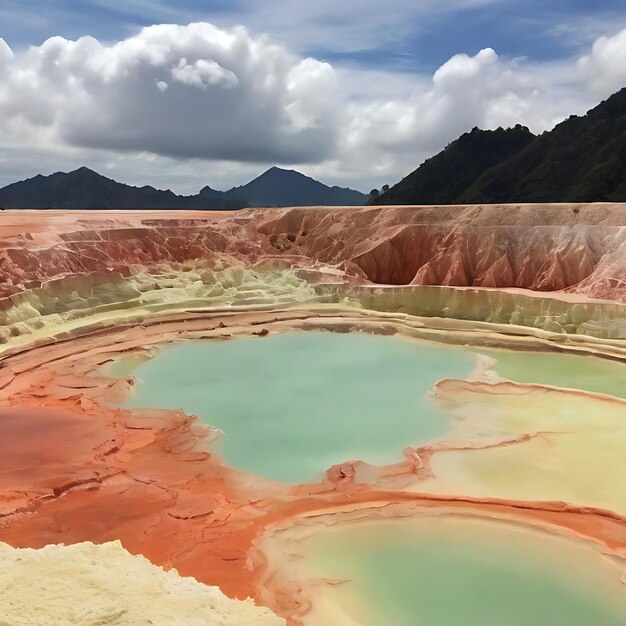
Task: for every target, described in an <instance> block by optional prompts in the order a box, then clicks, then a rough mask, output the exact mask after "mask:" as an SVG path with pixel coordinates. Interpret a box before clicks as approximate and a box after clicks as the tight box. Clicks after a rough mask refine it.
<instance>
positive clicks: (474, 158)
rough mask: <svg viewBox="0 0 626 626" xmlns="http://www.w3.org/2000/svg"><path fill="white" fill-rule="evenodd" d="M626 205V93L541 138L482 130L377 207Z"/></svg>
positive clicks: (420, 171)
mask: <svg viewBox="0 0 626 626" xmlns="http://www.w3.org/2000/svg"><path fill="white" fill-rule="evenodd" d="M602 201H605V202H611V201H613V202H617V201H626V89H622V90H621V91H620V92H618V93H616V94H614V95H613V96H611V98H609V99H608V100H606V101H605V102H602V103H601V104H600V105H598V106H597V107H596V108H594V109H592V110H591V111H589V112H588V113H587V115H585V116H583V117H576V116H572V117H570V118H569V119H567V120H565V121H564V122H562V123H561V124H559V125H558V126H556V127H555V128H554V129H553V130H552V131H549V132H545V133H543V134H542V135H539V136H538V137H534V136H533V135H532V134H531V133H530V131H528V129H526V128H524V127H522V126H519V125H518V126H516V127H515V128H513V129H508V130H502V129H498V130H494V131H480V130H478V129H474V130H473V131H472V132H471V133H466V134H465V135H463V136H461V137H460V138H459V139H457V140H456V141H455V142H453V143H451V144H450V145H449V146H448V147H447V148H446V149H445V150H443V151H442V152H440V153H439V154H438V155H436V156H434V157H432V158H431V159H428V160H427V161H425V162H424V163H423V164H422V165H421V166H420V167H419V168H418V169H417V170H415V171H414V172H412V173H411V174H409V175H408V176H407V177H406V178H404V179H403V180H402V181H400V182H399V183H398V184H397V185H394V186H393V187H392V188H391V189H390V190H389V191H388V192H387V193H384V194H381V195H380V196H379V197H378V198H377V199H376V200H375V201H374V202H373V204H475V203H499V202H602Z"/></svg>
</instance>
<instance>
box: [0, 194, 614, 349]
mask: <svg viewBox="0 0 626 626" xmlns="http://www.w3.org/2000/svg"><path fill="white" fill-rule="evenodd" d="M72 215H74V214H72ZM624 224H626V205H552V206H549V205H548V206H546V205H520V206H486V207H385V208H381V207H371V208H339V209H337V208H332V209H329V208H306V209H298V208H294V209H266V210H254V211H253V210H250V211H241V212H238V213H234V214H230V215H224V214H219V215H217V216H216V215H215V214H206V215H202V214H201V215H200V216H199V214H198V213H185V212H175V213H173V214H169V213H168V214H164V213H158V214H144V213H135V214H119V213H114V212H110V213H97V214H94V213H92V214H85V213H78V214H76V219H70V216H68V215H67V214H58V213H43V214H42V213H37V212H34V213H33V212H17V213H9V214H8V219H7V220H5V221H4V222H3V223H2V224H1V225H0V278H1V281H0V323H1V325H2V327H3V328H2V329H1V330H0V341H4V342H7V341H10V340H11V338H14V337H19V336H23V335H27V334H30V333H32V332H33V331H37V330H38V329H41V328H42V327H43V326H45V325H49V324H51V323H52V324H59V323H60V322H63V321H64V322H72V321H76V320H78V319H81V318H86V317H89V316H92V315H96V316H97V315H103V314H105V313H106V312H107V311H108V312H111V311H118V310H121V309H136V310H137V311H138V312H145V311H146V310H151V309H154V308H155V307H159V306H160V307H163V306H174V305H175V304H176V303H177V304H178V306H215V305H216V304H218V303H221V304H223V305H230V306H232V305H233V304H235V303H236V302H239V303H240V304H252V303H254V302H255V300H256V303H257V304H263V303H264V302H265V303H269V302H274V301H275V299H276V298H277V297H279V296H280V294H281V293H282V294H283V295H284V297H285V298H286V299H288V300H291V301H307V302H310V301H314V300H315V298H316V297H317V298H318V299H319V298H321V299H328V298H329V297H333V298H335V300H337V299H341V298H342V297H344V296H345V294H342V293H340V290H339V291H338V290H337V289H336V288H335V289H333V288H331V286H332V285H344V286H346V287H358V286H360V287H361V289H360V291H359V292H358V295H357V297H358V299H360V300H363V299H365V300H368V301H371V300H372V298H371V297H368V295H367V294H368V289H371V288H373V286H374V285H393V286H398V287H400V286H411V288H410V289H409V288H406V289H403V290H402V291H400V292H394V294H395V295H394V296H393V298H392V299H394V300H397V294H398V293H401V294H402V307H403V310H406V311H407V312H412V313H413V314H420V315H429V316H443V317H446V316H450V317H461V318H464V319H473V320H476V321H497V322H502V323H511V324H521V325H526V326H534V327H538V328H544V329H545V330H551V331H555V332H569V333H571V332H574V333H587V334H592V335H600V336H612V337H619V336H621V335H622V334H623V333H624V332H626V331H624V330H623V329H622V325H621V324H620V318H622V317H623V315H622V313H621V309H620V308H619V307H617V308H616V306H615V305H609V304H607V302H606V301H612V302H613V303H621V304H624V303H625V302H626V279H625V277H626V226H624ZM285 281H286V282H285ZM281 283H285V284H283V285H282V286H281ZM296 283H298V284H299V285H300V287H299V288H298V289H295V284H296ZM306 285H317V287H316V289H317V294H314V293H312V292H311V289H309V288H308V287H307V286H306ZM324 285H327V286H328V287H327V288H326V289H324V288H323V286H324ZM423 287H428V288H431V287H459V288H469V287H471V288H472V289H473V290H474V291H472V294H473V295H470V294H468V292H466V291H461V292H460V293H459V294H457V293H456V292H455V290H439V291H438V290H436V289H435V290H433V289H420V288H423ZM483 290H484V291H483ZM494 290H495V292H494ZM530 292H538V293H541V294H542V295H543V296H546V295H548V294H549V295H550V299H549V300H545V299H543V298H542V299H535V300H532V299H530V298H529V296H531V295H532V293H530ZM264 293H265V294H266V296H267V297H265V296H264V295H263V294H264ZM346 293H348V291H347V292H346ZM355 293H357V292H356V291H354V290H352V291H349V294H350V296H351V297H352V296H354V295H355ZM476 293H484V294H485V295H484V296H480V297H479V298H478V300H480V305H477V304H476V303H477V301H478V300H477V298H476V297H475V294H476ZM494 293H497V294H498V295H494ZM329 294H332V296H331V295H329ZM388 299H389V298H387V296H385V298H382V299H380V298H379V299H377V302H378V303H379V305H378V308H379V309H380V302H384V301H385V300H388ZM589 299H595V300H604V301H605V302H597V301H596V302H593V300H591V301H590V300H589ZM411 302H412V303H413V304H411ZM563 302H578V303H582V302H586V304H585V306H584V307H581V306H579V307H578V308H577V310H576V311H573V310H572V307H571V306H569V305H564V304H562V303H563ZM428 303H430V304H428ZM465 303H468V304H469V306H468V307H467V308H466V310H465V311H464V308H465ZM392 310H398V309H392ZM418 311H420V312H419V313H418ZM616 320H617V321H616Z"/></svg>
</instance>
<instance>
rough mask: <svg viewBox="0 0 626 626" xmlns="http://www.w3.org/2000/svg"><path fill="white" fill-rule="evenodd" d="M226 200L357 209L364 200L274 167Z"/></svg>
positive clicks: (360, 195) (349, 190) (362, 196)
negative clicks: (237, 199)
mask: <svg viewBox="0 0 626 626" xmlns="http://www.w3.org/2000/svg"><path fill="white" fill-rule="evenodd" d="M226 195H227V196H228V197H240V198H246V199H247V200H248V201H249V205H250V206H258V207H272V206H275V207H282V206H342V205H346V206H356V205H361V204H364V203H365V200H366V199H367V198H366V196H365V195H364V194H362V193H360V192H359V191H355V190H353V189H347V188H346V189H342V188H340V187H329V186H328V185H324V183H321V182H319V181H318V180H315V179H314V178H311V177H310V176H307V175H306V174H303V173H302V172H298V171H297V170H293V169H289V170H288V169H284V168H281V167H278V166H277V165H274V166H272V167H270V168H269V169H268V170H266V171H265V172H263V173H262V174H261V175H260V176H257V178H255V179H254V180H251V181H250V182H249V183H247V184H245V185H242V186H241V187H233V188H232V189H231V190H230V191H227V192H226Z"/></svg>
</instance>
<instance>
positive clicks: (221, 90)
mask: <svg viewBox="0 0 626 626" xmlns="http://www.w3.org/2000/svg"><path fill="white" fill-rule="evenodd" d="M324 1H325V0H324ZM381 19H382V18H381ZM625 55H626V31H623V32H622V33H620V34H619V35H616V36H615V37H612V38H601V39H599V40H598V41H597V42H596V44H595V45H594V46H593V49H592V50H591V51H590V53H589V54H588V55H587V56H585V57H583V58H582V59H580V61H579V62H578V70H579V72H578V73H577V72H576V71H575V70H576V61H575V60H569V59H568V60H564V61H561V62H556V63H535V64H533V63H530V62H529V61H527V60H524V59H506V58H505V59H503V58H500V57H499V56H498V55H497V53H496V52H495V51H494V50H493V49H491V48H485V49H484V50H481V51H480V52H478V53H477V54H475V55H473V56H471V55H467V54H457V55H455V56H453V57H452V58H450V59H449V60H448V61H447V62H445V63H444V64H443V65H442V66H441V67H440V68H439V69H437V71H436V72H434V74H433V75H432V76H428V75H424V74H417V75H415V74H408V73H399V72H383V71H367V70H363V69H360V68H356V67H354V66H347V65H346V66H339V67H333V66H332V65H331V64H329V63H326V62H323V61H320V60H317V59H314V58H299V57H297V56H296V55H294V54H292V53H291V52H290V51H289V50H288V49H286V48H285V47H284V46H282V45H279V44H276V43H275V42H274V41H273V40H272V39H271V38H270V37H268V36H267V35H254V34H252V33H250V31H248V30H247V29H246V28H244V27H241V26H237V27H234V28H219V27H217V26H214V25H211V24H206V23H196V24H190V25H188V26H175V25H160V26H152V27H149V28H145V29H143V30H141V31H140V32H139V33H138V34H137V35H135V36H133V37H129V38H128V39H125V40H123V41H120V42H118V43H112V44H105V43H102V42H99V41H97V40H96V39H94V38H91V37H83V38H80V39H78V40H76V41H69V40H66V39H63V38H60V37H54V38H52V39H49V40H48V41H46V42H44V43H43V44H42V45H41V46H38V47H32V48H30V49H28V50H25V51H22V52H18V53H17V54H15V55H13V53H12V52H11V51H10V49H9V48H8V46H6V44H4V42H3V41H2V40H1V39H0V75H2V76H3V78H2V80H1V81H0V145H1V146H2V147H3V148H4V149H5V151H8V150H10V151H12V152H11V153H12V154H15V155H19V163H27V161H28V156H27V155H28V151H29V150H30V153H31V155H32V159H31V160H32V163H33V165H32V168H31V170H30V171H28V170H27V171H25V172H24V175H32V174H35V173H38V171H42V172H43V171H45V170H46V168H47V165H48V164H51V165H50V166H51V167H52V164H57V167H56V169H59V168H63V167H67V168H69V167H71V166H73V165H75V164H80V161H81V159H83V160H84V162H85V164H87V165H91V166H92V167H95V168H96V169H102V168H104V169H103V173H105V174H107V175H110V176H114V177H117V178H118V179H121V180H123V181H125V182H130V183H132V184H142V183H143V182H144V181H145V182H152V183H153V184H156V185H157V186H159V183H158V181H159V176H162V179H163V185H162V186H170V185H171V186H172V187H173V188H174V189H175V190H177V191H184V192H186V193H189V192H192V191H195V190H197V189H199V188H200V187H202V186H203V185H205V184H210V185H211V186H213V187H218V188H220V187H221V188H226V187H229V186H231V185H234V184H240V183H242V182H245V180H246V179H247V178H249V177H251V176H252V175H255V174H258V173H260V171H262V169H263V168H264V167H266V166H269V165H273V164H275V163H279V164H283V165H286V166H293V167H297V168H298V169H300V170H302V171H304V172H305V173H307V174H310V175H312V176H316V177H318V178H320V179H321V180H323V181H324V182H328V183H332V184H343V185H345V184H350V185H352V186H355V187H357V188H360V189H364V190H367V189H369V188H371V187H373V186H379V185H381V184H382V183H385V182H386V183H393V182H395V181H396V180H398V179H399V178H400V177H401V176H402V175H405V174H406V173H408V172H409V171H411V170H412V169H414V168H415V167H416V166H417V165H418V164H419V163H420V162H421V161H423V160H424V158H426V157H428V156H430V155H432V154H434V153H436V152H438V151H439V150H440V149H442V148H443V147H444V146H445V145H446V144H447V143H448V142H450V141H451V140H453V139H455V138H456V137H458V135H460V134H461V133H463V132H465V131H467V130H469V129H471V128H472V127H473V126H479V127H482V128H496V127H498V126H511V125H514V124H516V123H522V124H526V125H528V126H529V127H530V128H531V130H533V131H535V132H540V131H543V130H545V129H548V128H551V127H552V126H554V124H555V123H557V122H558V121H560V120H561V119H563V118H565V117H567V116H569V115H570V114H573V113H574V114H578V113H583V112H584V111H585V110H587V109H588V108H589V107H590V106H592V105H593V104H594V102H595V101H596V99H597V96H596V95H594V94H593V93H592V92H591V91H590V89H593V90H597V91H598V92H600V93H601V95H607V93H609V92H610V91H613V90H615V89H617V88H618V87H620V86H622V84H623V83H624V80H625V79H626V74H625V72H626V70H624V68H626V56H625ZM581 78H582V79H584V80H582V79H581ZM620 83H621V84H620ZM54 155H56V157H55V156H54ZM155 155H157V158H155ZM66 163H67V164H71V165H67V166H66V165H65V164H66ZM44 164H45V166H46V167H44ZM159 168H160V169H159ZM14 169H15V167H13V168H12V169H11V170H10V171H11V172H13V171H14ZM7 171H8V170H7ZM48 171H49V170H48ZM159 172H161V174H159ZM2 182H5V183H6V182H9V180H4V181H2Z"/></svg>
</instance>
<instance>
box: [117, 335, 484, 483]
mask: <svg viewBox="0 0 626 626" xmlns="http://www.w3.org/2000/svg"><path fill="white" fill-rule="evenodd" d="M475 365H476V355H475V354H473V353H471V352H468V351H466V350H463V349H460V348H453V347H448V346H441V345H437V344H426V343H423V344H422V343H419V342H416V341H410V340H406V339H399V338H394V337H383V336H377V335H369V334H364V333H348V334H338V333H330V332H302V331H300V332H287V333H283V334H278V335H270V336H268V337H264V338H235V339H230V340H227V341H198V342H185V343H180V344H175V345H172V346H168V347H165V348H164V349H163V350H162V351H161V352H160V354H159V355H158V356H157V357H156V358H154V359H151V360H149V361H147V362H145V363H143V364H140V365H139V366H138V367H137V368H136V369H135V370H134V374H135V375H136V376H137V377H138V378H139V379H140V380H141V381H142V383H141V384H140V385H139V386H138V387H137V389H136V392H135V394H134V396H133V397H132V398H131V399H130V400H129V401H128V402H127V403H126V404H125V406H126V407H129V408H132V407H134V408H136V407H159V408H169V409H175V408H182V409H184V410H185V411H186V412H187V413H192V414H196V415H199V416H200V417H201V419H202V420H203V422H204V423H206V424H208V425H210V426H213V427H216V428H219V429H220V430H221V431H223V433H224V434H223V436H221V437H219V438H218V439H217V440H216V441H215V443H214V444H213V445H214V446H215V448H216V450H217V451H218V452H219V453H220V454H222V455H223V456H224V458H225V460H226V462H227V463H228V464H229V465H231V466H233V467H236V468H238V469H242V470H245V471H248V472H251V473H253V474H257V475H260V476H264V477H267V478H271V479H276V480H281V481H285V482H302V481H309V480H312V479H315V478H317V477H318V476H319V475H320V474H321V473H323V472H324V471H325V470H326V469H327V468H329V467H330V466H331V465H333V464H335V463H341V462H344V461H350V460H356V459H359V460H363V461H365V462H367V463H371V464H373V465H382V464H387V463H393V462H396V461H399V460H401V459H402V450H403V449H404V448H405V447H406V446H416V445H420V444H422V443H425V442H427V441H429V440H432V439H434V438H437V437H440V436H441V435H442V434H444V433H445V432H446V431H447V430H449V427H450V418H449V416H448V414H447V413H446V412H445V411H443V410H441V409H439V408H438V407H437V406H436V405H435V404H434V403H433V402H432V401H431V399H430V397H429V391H430V390H431V389H432V387H433V385H434V384H435V383H436V382H437V381H438V380H440V379H443V378H462V377H466V376H468V375H469V374H471V372H472V371H473V369H474V368H475Z"/></svg>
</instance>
